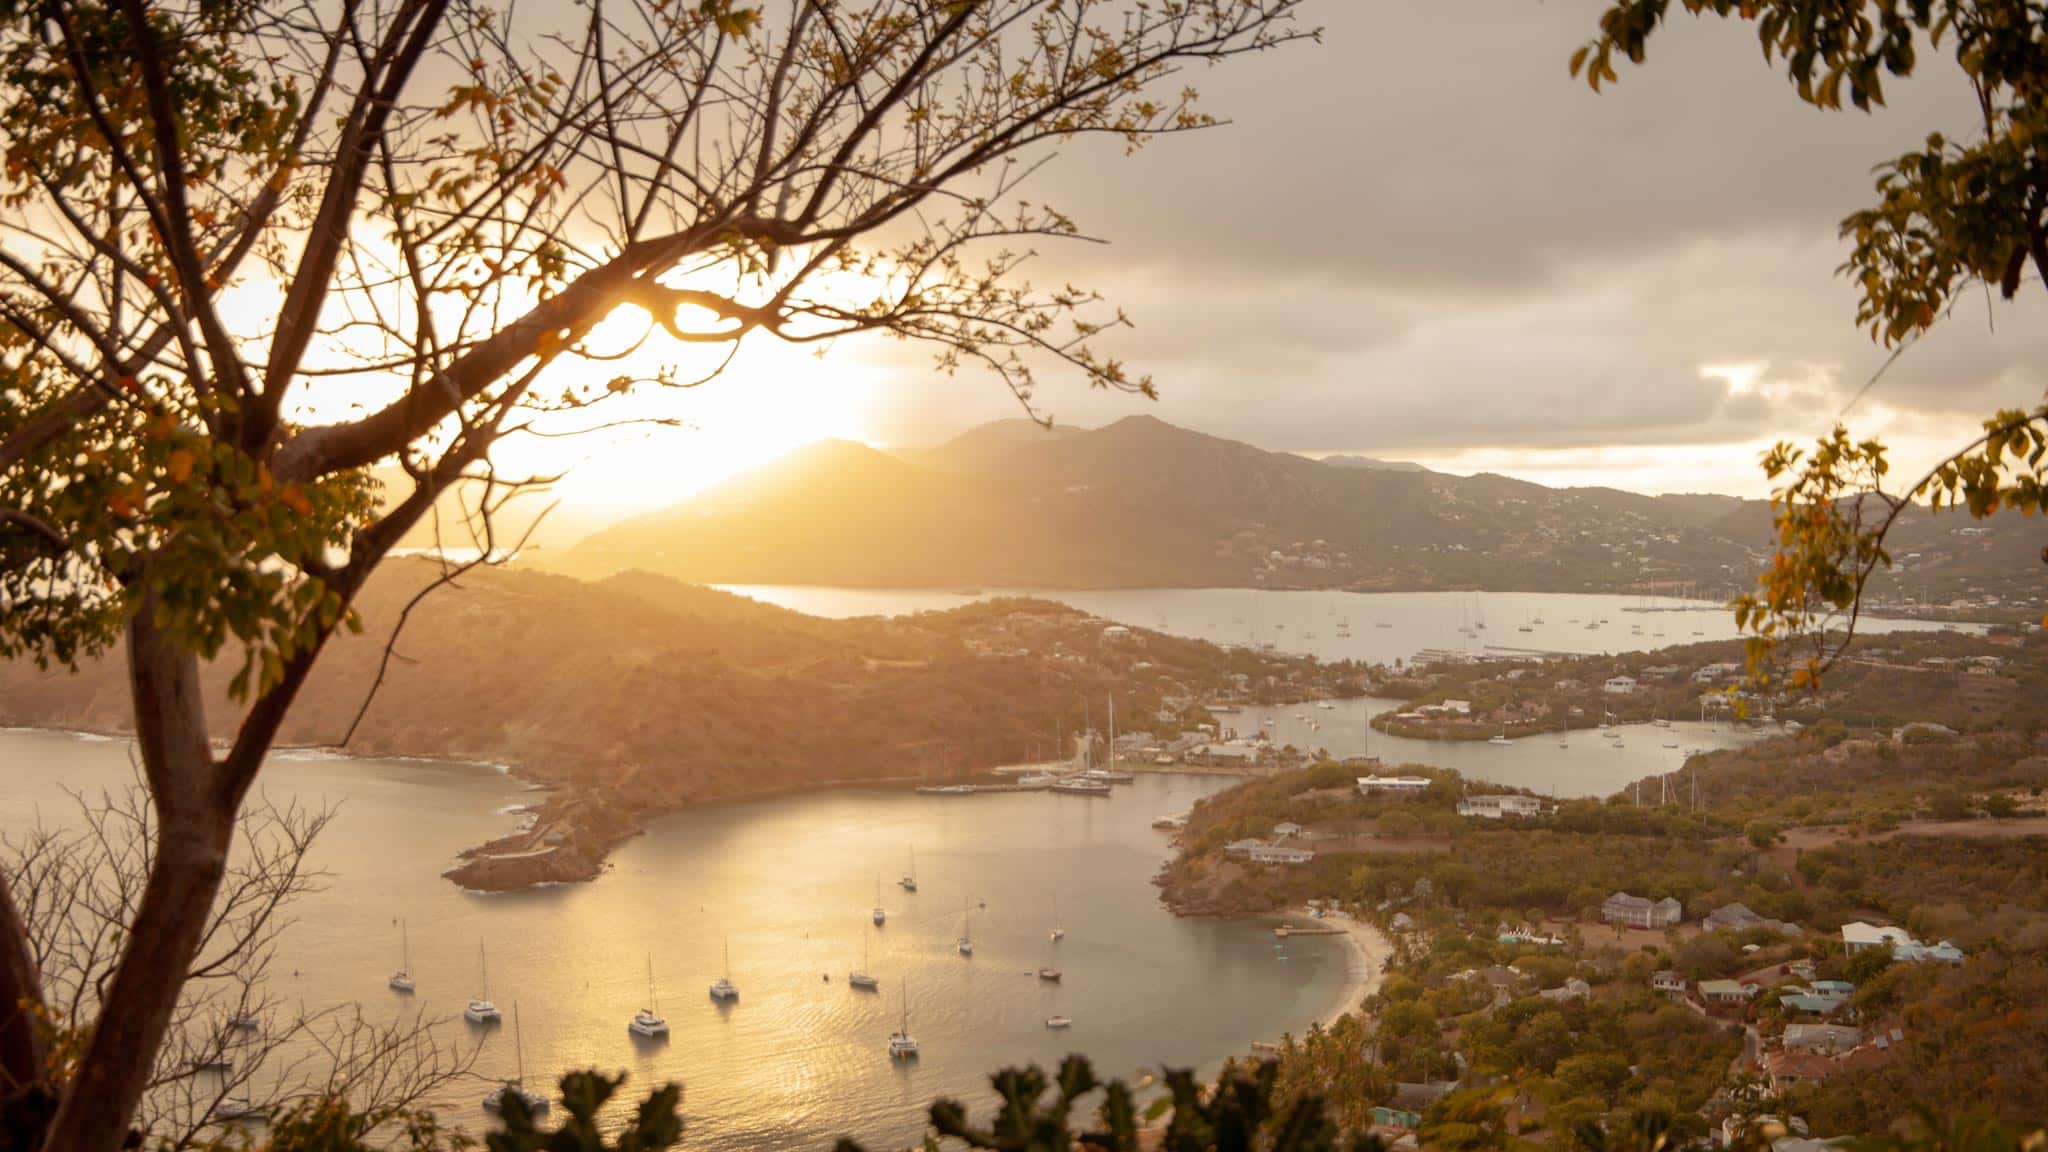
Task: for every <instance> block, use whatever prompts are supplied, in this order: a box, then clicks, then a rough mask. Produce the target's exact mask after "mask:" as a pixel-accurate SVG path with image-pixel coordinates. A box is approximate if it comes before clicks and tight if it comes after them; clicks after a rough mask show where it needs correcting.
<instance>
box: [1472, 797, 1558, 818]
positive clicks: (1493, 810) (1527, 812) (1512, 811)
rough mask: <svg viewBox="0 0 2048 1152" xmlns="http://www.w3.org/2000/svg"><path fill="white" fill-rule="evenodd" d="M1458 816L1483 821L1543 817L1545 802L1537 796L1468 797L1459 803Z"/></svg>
mask: <svg viewBox="0 0 2048 1152" xmlns="http://www.w3.org/2000/svg"><path fill="white" fill-rule="evenodd" d="M1458 815H1460V816H1476V817H1478V818H1479V819H1481V820H1500V819H1503V818H1505V817H1508V816H1541V815H1543V801H1542V800H1541V799H1539V798H1537V797H1535V796H1467V797H1465V798H1464V799H1463V800H1460V801H1458Z"/></svg>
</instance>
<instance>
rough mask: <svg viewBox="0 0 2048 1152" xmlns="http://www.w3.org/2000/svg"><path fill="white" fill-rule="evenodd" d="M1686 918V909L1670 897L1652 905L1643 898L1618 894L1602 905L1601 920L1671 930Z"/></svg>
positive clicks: (1636, 926)
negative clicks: (1671, 927) (1670, 928)
mask: <svg viewBox="0 0 2048 1152" xmlns="http://www.w3.org/2000/svg"><path fill="white" fill-rule="evenodd" d="M1684 916H1685V907H1684V906H1683V905H1681V904H1680V903H1679V902H1678V901H1676V900H1673V899H1672V898H1670V897H1669V896H1666V897H1665V898H1664V899H1662V900H1659V901H1656V902H1655V903H1652V902H1651V901H1650V900H1649V899H1648V898H1646V897H1643V896H1631V895H1629V894H1628V893H1626V892H1616V893H1615V894H1614V895H1612V896H1609V897H1608V898H1607V900H1606V902H1605V903H1603V904H1601V905H1600V918H1601V919H1602V920H1605V921H1607V922H1608V923H1609V924H1625V925H1627V926H1629V927H1630V928H1669V927H1670V926H1672V925H1673V924H1676V923H1678V921H1679V920H1680V919H1681V918H1683V917H1684Z"/></svg>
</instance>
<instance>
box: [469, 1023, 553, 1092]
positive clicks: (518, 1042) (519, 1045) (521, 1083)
mask: <svg viewBox="0 0 2048 1152" xmlns="http://www.w3.org/2000/svg"><path fill="white" fill-rule="evenodd" d="M492 1011H494V1012H495V1011H496V1009H495V1008H494V1009H492ZM512 1051H513V1053H514V1055H515V1057H516V1058H517V1060H518V1061H519V1063H518V1070H519V1071H518V1075H516V1076H514V1077H513V1078H512V1079H510V1080H507V1081H505V1082H504V1083H503V1084H500V1085H498V1086H497V1087H496V1088H493V1089H491V1090H490V1091H489V1092H486V1093H485V1094H484V1107H485V1108H488V1109H490V1110H491V1111H493V1112H497V1111H501V1110H503V1108H504V1107H505V1101H506V1100H508V1099H511V1098H513V1097H517V1098H518V1099H519V1102H520V1103H522V1104H524V1105H526V1110H527V1111H528V1112H545V1111H547V1110H548V1098H547V1097H546V1096H543V1095H541V1094H540V1093H538V1092H535V1091H534V1090H533V1089H531V1088H528V1087H527V1086H526V1044H525V1042H524V1041H523V1039H522V1038H521V1037H520V1035H519V1005H517V1004H514V1005H512Z"/></svg>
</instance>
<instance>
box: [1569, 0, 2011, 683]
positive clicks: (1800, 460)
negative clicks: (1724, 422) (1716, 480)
mask: <svg viewBox="0 0 2048 1152" xmlns="http://www.w3.org/2000/svg"><path fill="white" fill-rule="evenodd" d="M1680 3H1681V5H1682V6H1683V8H1684V9H1685V11H1687V12H1689V13H1693V14H1695V15H1714V16H1719V17H1723V18H1736V19H1742V20H1746V21H1750V22H1751V23H1753V24H1754V25H1755V27H1756V32H1757V39H1758V41H1759V42H1760V43H1761V45H1762V47H1763V52H1764V56H1765V58H1766V59H1768V60H1773V61H1777V62H1780V63H1782V64H1783V65H1784V67H1785V71H1786V75H1787V78H1788V79H1789V80H1790V81H1791V82H1792V85H1793V88H1794V90H1795V91H1796V92H1797V93H1798V95H1799V98H1800V99H1801V100H1804V101H1806V102H1807V103H1809V104H1812V105H1814V106H1815V107H1818V108H1823V109H1835V110H1839V109H1841V107H1842V102H1843V99H1844V98H1845V97H1846V98H1847V100H1848V102H1849V104H1850V105H1851V106H1853V107H1855V108H1858V109H1861V110H1863V111H1866V112H1867V111H1871V110H1872V109H1874V108H1875V107H1877V106H1879V105H1882V104H1883V103H1884V85H1885V79H1886V77H1906V76H1910V75H1912V74H1913V72H1914V70H1915V68H1916V67H1917V66H1918V65H1919V62H1920V53H1921V51H1922V47H1923V40H1924V46H1925V47H1926V48H1929V49H1933V50H1935V51H1946V52H1948V53H1950V54H1951V55H1953V57H1954V59H1955V63H1956V66H1957V67H1958V68H1959V69H1960V70H1961V71H1962V73H1963V75H1964V77H1965V79H1966V80H1967V82H1968V83H1969V84H1970V86H1971V88H1972V89H1973V90H1974V91H1975V93H1976V96H1977V106H1978V110H1979V122H1978V123H1976V124H1972V125H1968V126H1959V131H1958V132H1957V133H1955V134H1948V133H1935V134H1933V135H1931V136H1929V137H1928V138H1927V141H1926V143H1925V144H1924V145H1923V146H1922V147H1921V148H1919V149H1917V150H1914V151H1911V152H1907V153H1905V154H1903V155H1901V156H1898V157H1896V158H1894V159H1892V160H1890V161H1887V162H1885V163H1884V164H1882V165H1880V166H1879V168H1878V178H1877V188H1876V191H1877V202H1876V203H1875V204H1874V205H1872V206H1871V207H1868V208H1864V209H1861V210H1859V211H1856V212H1853V213H1851V214H1850V215H1848V216H1847V217H1845V218H1844V219H1843V221H1842V226H1841V233H1842V236H1843V238H1844V239H1845V240H1847V241H1849V242H1850V253H1849V258H1848V260H1847V262H1846V263H1844V264H1843V266H1842V271H1843V273H1844V274H1845V275H1847V276H1848V277H1849V278H1850V279H1851V280H1852V281H1853V282H1854V283H1855V285H1856V287H1857V291H1858V293H1859V296H1860V299H1859V301H1858V304H1857V311H1856V319H1857V322H1858V323H1859V324H1861V325H1863V326H1864V327H1865V328H1866V329H1867V330H1868V331H1869V333H1870V335H1871V338H1872V339H1874V340H1876V341H1878V342H1880V343H1881V344H1883V345H1884V346H1885V347H1896V348H1897V349H1898V350H1899V351H1900V352H1903V351H1904V350H1905V348H1906V347H1907V346H1909V345H1910V344H1911V343H1912V342H1913V341H1914V340H1916V339H1918V338H1919V336H1920V335H1921V334H1922V333H1924V332H1926V331H1927V330H1928V329H1929V328H1931V327H1933V326H1934V324H1935V323H1936V321H1937V320H1938V319H1940V318H1941V317H1942V316H1944V315H1946V314H1947V312H1948V310H1949V309H1950V307H1951V306H1952V305H1953V303H1954V301H1955V300H1956V299H1957V297H1958V296H1959V294H1960V293H1962V292H1963V291H1965V290H1967V289H1969V288H1971V287H1972V286H1974V285H1979V284H1982V285H1984V286H1986V287H1990V286H1996V287H1997V289H1998V291H1999V293H2000V294H2001V295H2002V296H2004V297H2005V298H2007V299H2011V298H2012V297H2014V296H2015V295H2017V294H2018V293H2019V290H2020V287H2021V285H2022V284H2024V283H2025V282H2027V281H2028V280H2029V279H2034V280H2039V281H2040V282H2041V283H2042V284H2044V285H2048V21H2044V20H2042V18H2041V14H2040V11H2039V9H2038V6H2037V5H2032V4H2016V3H2007V2H2004V0H1904V2H1901V0H1680ZM1672 10H1673V5H1672V3H1671V0H1614V2H1613V3H1612V4H1610V6H1609V7H1608V9H1607V11H1606V12H1605V13H1603V14H1602V15H1601V17H1600V27H1599V34H1598V35H1597V36H1595V37H1594V38H1593V40H1592V41H1591V42H1589V43H1588V44H1586V45H1585V46H1583V47H1581V48H1580V49H1579V50H1578V51H1577V52H1576V53H1574V54H1573V56H1572V58H1571V70H1572V73H1573V75H1581V76H1584V77H1585V79H1586V81H1587V83H1589V84H1591V85H1592V87H1593V88H1594V89H1595V90H1596V91H1597V90H1598V89H1599V88H1600V87H1601V85H1602V84H1605V83H1611V82H1615V81H1617V80H1618V79H1619V74H1618V73H1617V72H1616V71H1615V62H1616V60H1617V59H1622V60H1627V61H1629V62H1630V63H1634V64H1641V63H1642V62H1643V60H1644V59H1645V55H1646V52H1647V48H1648V44H1649V40H1650V37H1651V36H1652V35H1653V34H1654V33H1655V32H1656V31H1657V30H1658V28H1660V27H1661V26H1662V25H1663V24H1664V23H1665V21H1666V19H1667V17H1668V16H1669V15H1670V14H1671V12H1672ZM1895 355H1896V353H1895ZM2044 460H2048V404H2040V403H2037V404H2036V405H2034V406H2033V407H2029V408H2009V409H2004V410H2001V411H1999V412H1997V413H1995V414H1993V415H1992V416H1991V417H1990V418H1988V419H1987V420H1985V421H1984V433H1983V435H1981V436H1979V437H1977V438H1976V439H1974V440H1972V441H1971V442H1969V443H1968V444H1965V445H1963V446H1961V447H1960V448H1958V449H1957V450H1956V451H1955V452H1954V453H1953V454H1951V455H1950V456H1949V457H1947V458H1946V459H1944V460H1943V461H1941V462H1940V463H1939V464H1937V465H1935V466H1934V468H1932V469H1931V470H1930V471H1928V472H1927V473H1926V474H1925V475H1923V476H1920V477H1918V478H1916V479H1912V480H1909V481H1908V482H1907V483H1906V484H1905V485H1904V486H1892V487H1887V485H1888V483H1890V477H1889V473H1890V464H1889V461H1888V460H1887V457H1886V451H1885V446H1884V444H1883V443H1882V442H1881V441H1879V440H1876V439H1861V440H1859V439H1855V438H1853V437H1851V436H1850V434H1849V431H1848V429H1847V428H1846V427H1844V426H1842V425H1839V424H1838V425H1837V426H1836V427H1835V429H1834V431H1833V432H1832V433H1831V434H1829V435H1828V436H1827V437H1825V438H1823V439H1821V440H1820V441H1819V442H1818V443H1816V444H1815V445H1814V446H1813V447H1812V449H1810V450H1801V449H1799V448H1797V447H1795V446H1794V445H1792V444H1789V443H1781V444H1779V445H1778V446H1777V447H1776V448H1774V449H1773V450H1772V451H1771V452H1770V453H1769V454H1767V455H1766V457H1765V459H1764V470H1765V472H1766V473H1767V474H1768V475H1769V477H1770V478H1771V480H1772V481H1773V482H1774V483H1776V484H1777V485H1778V487H1776V488H1775V489H1774V491H1773V494H1772V498H1771V504H1772V510H1773V513H1774V515H1775V518H1776V521H1777V532H1778V550H1777V554H1776V556H1775V557H1774V558H1773V559H1772V561H1771V564H1770V566H1769V567H1768V568H1767V569H1766V571H1765V573H1764V574H1763V576H1762V577H1761V578H1760V580H1759V585H1760V588H1759V591H1758V592H1756V593H1754V594H1751V595H1747V596H1743V597H1741V598H1739V599H1738V600H1737V601H1736V620H1737V622H1738V625H1739V626H1741V627H1743V628H1745V629H1747V630H1748V631H1749V632H1750V633H1751V634H1752V643H1751V661H1752V665H1753V666H1754V667H1756V668H1758V669H1759V670H1760V671H1761V670H1762V669H1763V668H1764V667H1765V666H1766V665H1767V664H1768V662H1769V661H1770V660H1771V658H1772V656H1773V654H1774V653H1775V652H1776V651H1777V649H1778V648H1779V647H1780V646H1781V645H1782V644H1784V643H1785V642H1786V641H1788V640H1792V641H1798V642H1799V645H1800V647H1801V649H1803V653H1804V654H1803V658H1802V659H1801V660H1800V661H1799V662H1798V664H1797V665H1796V666H1795V667H1794V668H1793V670H1792V673H1791V676H1790V679H1791V681H1792V684H1793V686H1794V687H1805V686H1810V685H1812V684H1814V683H1815V682H1816V681H1817V680H1818V679H1819V677H1820V676H1821V675H1822V674H1823V673H1824V672H1825V671H1826V670H1827V669H1828V668H1829V667H1830V666H1831V665H1832V664H1833V662H1834V661H1835V659H1836V657H1837V656H1839V654H1840V652H1841V651H1842V649H1843V648H1844V647H1845V646H1846V645H1847V644H1848V642H1849V641H1850V640H1851V639H1853V638H1854V635H1855V629H1856V621H1857V613H1858V611H1859V609H1860V606H1861V603H1862V597H1863V591H1864V588H1865V587H1866V585H1867V583H1868V581H1869V579H1870V577H1871V576H1872V575H1873V574H1874V573H1875V572H1877V571H1878V570H1880V569H1883V568H1889V567H1890V565H1891V555H1890V553H1889V552H1887V551H1886V548H1885V538H1886V536H1887V534H1888V533H1889V532H1890V531H1891V529H1892V527H1893V525H1895V524H1896V523H1897V522H1898V521H1899V519H1900V517H1901V516H1903V515H1904V514H1905V513H1906V512H1907V511H1908V510H1909V509H1912V508H1914V507H1917V506H1919V505H1920V502H1925V503H1926V504H1929V505H1932V506H1933V507H1937V508H1938V507H1943V506H1959V507H1962V508H1964V509H1967V510H1968V512H1969V514H1970V515H1972V516H1975V517H1985V516H1990V515H1992V514H1993V513H1996V512H2000V511H2005V510H2017V511H2019V512H2021V513H2022V514H2031V513H2034V512H2038V511H2044V510H2048V486H2044V476H2048V473H2044V470H2043V464H2044ZM2043 559H2044V560H2048V553H2044V555H2043ZM1831 626H1839V631H1837V632H1835V633H1834V634H1833V635H1832V637H1831V636H1830V628H1831ZM1761 674H1762V675H1763V676H1764V677H1765V678H1768V677H1769V673H1768V672H1761Z"/></svg>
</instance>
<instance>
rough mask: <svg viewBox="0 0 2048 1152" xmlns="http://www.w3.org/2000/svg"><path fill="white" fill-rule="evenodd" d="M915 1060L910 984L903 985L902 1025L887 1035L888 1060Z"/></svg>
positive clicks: (915, 1046) (907, 982)
mask: <svg viewBox="0 0 2048 1152" xmlns="http://www.w3.org/2000/svg"><path fill="white" fill-rule="evenodd" d="M916 1058H917V1037H915V1036H912V1035H911V1034H910V982H909V981H907V980H906V981H904V984H903V1023H902V1024H901V1025H899V1026H897V1029H896V1031H894V1032H892V1033H890V1034H889V1059H891V1060H914V1059H916Z"/></svg>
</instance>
